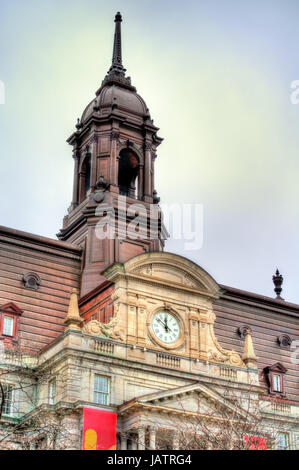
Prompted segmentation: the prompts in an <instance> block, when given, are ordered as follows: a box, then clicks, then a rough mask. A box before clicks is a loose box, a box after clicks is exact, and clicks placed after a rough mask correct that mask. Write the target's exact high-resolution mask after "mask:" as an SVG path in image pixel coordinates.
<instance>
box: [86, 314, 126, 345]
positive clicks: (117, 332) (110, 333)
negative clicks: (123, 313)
mask: <svg viewBox="0 0 299 470" xmlns="http://www.w3.org/2000/svg"><path fill="white" fill-rule="evenodd" d="M83 333H87V334H89V335H94V336H102V337H103V336H104V337H106V338H111V339H116V340H119V341H124V340H125V334H124V331H122V330H121V329H119V327H118V318H117V317H114V318H112V320H111V321H110V322H109V323H101V322H99V321H97V320H92V321H90V322H88V323H86V325H84V327H83Z"/></svg>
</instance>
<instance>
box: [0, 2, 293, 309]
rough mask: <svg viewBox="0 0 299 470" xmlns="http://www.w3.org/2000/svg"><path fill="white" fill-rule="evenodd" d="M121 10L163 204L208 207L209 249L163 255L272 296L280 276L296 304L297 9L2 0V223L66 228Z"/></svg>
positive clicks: (126, 53) (175, 245)
mask: <svg viewBox="0 0 299 470" xmlns="http://www.w3.org/2000/svg"><path fill="white" fill-rule="evenodd" d="M117 11H120V12H121V13H122V15H123V23H122V36H123V61H124V65H125V67H126V68H127V71H128V75H129V76H131V78H132V83H133V84H134V85H135V86H136V88H137V90H138V93H139V94H140V95H141V96H142V97H143V98H144V99H145V101H146V103H147V105H148V107H149V109H150V112H151V115H152V117H153V119H154V122H155V124H156V125H157V126H158V127H159V128H160V131H159V135H160V136H161V137H163V138H164V141H163V143H162V145H161V146H160V147H159V149H158V158H157V160H156V189H157V191H158V194H159V196H160V197H161V201H162V202H163V203H167V204H173V203H180V204H184V203H192V204H201V205H202V207H203V214H204V215H203V222H204V224H203V244H202V247H201V248H200V249H196V250H191V251H186V249H185V248H184V242H183V241H180V240H174V239H170V240H169V241H168V242H167V244H166V249H167V251H172V252H176V253H178V254H181V255H183V256H186V257H188V258H190V259H192V260H193V261H195V262H197V263H198V264H199V265H200V266H202V267H203V268H204V269H206V270H207V271H208V272H209V273H210V274H211V275H212V276H213V277H214V278H215V280H216V281H217V282H219V283H220V284H225V285H230V286H233V287H236V288H241V289H245V290H248V291H252V292H256V293H259V294H263V295H268V296H270V297H273V296H274V292H273V283H272V275H273V273H274V271H275V270H276V268H277V267H278V268H279V269H280V271H281V273H282V274H283V276H284V286H283V287H284V290H283V294H282V295H283V297H284V298H285V300H287V301H290V302H295V303H299V292H298V285H299V273H298V258H299V244H298V232H299V217H298V215H299V214H298V212H299V211H298V200H299V185H298V177H299V152H298V151H299V132H298V129H299V104H297V105H296V104H292V102H291V100H290V95H291V92H292V90H291V83H292V82H293V81H294V80H299V56H298V44H299V29H298V24H297V23H298V15H299V3H298V0H294V1H293V0H251V1H244V0H241V1H240V0H185V2H181V1H176V0H150V1H149V0H141V1H140V0H138V1H137V0H126V1H114V0H110V2H107V1H103V0H84V1H83V0H43V1H42V2H40V1H37V0H0V81H1V82H0V85H1V83H3V84H4V86H5V104H0V142H1V150H0V157H1V165H0V178H1V186H0V197H1V206H0V225H5V226H9V227H13V228H16V229H20V230H23V231H27V232H32V233H35V234H38V235H44V236H48V237H51V238H55V234H56V233H58V231H59V229H60V228H61V226H62V218H63V216H64V215H65V214H66V211H67V208H68V206H69V204H70V201H71V196H72V181H73V159H72V151H71V147H70V146H69V145H68V144H67V143H66V139H67V138H68V137H69V136H70V135H71V134H72V132H73V131H74V126H75V123H76V120H77V118H78V117H79V116H81V114H82V112H83V110H84V108H85V106H86V105H87V104H88V103H89V102H90V101H91V100H92V99H93V97H94V93H95V91H96V90H97V89H98V88H99V86H100V84H101V81H102V79H103V78H104V75H105V74H106V72H107V70H108V68H109V67H110V63H111V55H112V43H113V32H114V22H113V19H114V15H115V13H116V12H117ZM0 91H1V86H0ZM0 98H1V97H0Z"/></svg>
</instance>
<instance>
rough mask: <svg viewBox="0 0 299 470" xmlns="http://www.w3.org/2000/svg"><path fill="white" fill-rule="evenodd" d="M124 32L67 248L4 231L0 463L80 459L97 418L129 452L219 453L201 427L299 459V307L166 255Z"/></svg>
mask: <svg viewBox="0 0 299 470" xmlns="http://www.w3.org/2000/svg"><path fill="white" fill-rule="evenodd" d="M121 21H122V18H121V15H120V14H119V13H117V15H116V16H115V37H114V48H113V59H112V65H111V67H110V69H109V71H108V73H107V75H106V77H105V78H104V80H103V82H102V84H101V86H100V88H99V90H98V91H97V92H96V96H95V99H93V100H92V101H91V102H90V103H89V105H88V106H87V107H86V109H85V110H84V112H83V114H82V117H81V119H80V120H78V123H77V125H76V131H75V132H74V133H73V134H72V135H71V136H70V137H69V139H68V142H69V143H70V145H71V146H72V148H73V158H74V183H73V197H72V202H71V205H70V207H69V209H68V214H67V216H66V217H65V218H64V221H63V227H62V229H61V230H60V232H59V234H58V240H52V239H48V238H45V237H40V236H36V235H32V234H29V233H24V232H21V231H19V230H12V229H9V228H6V227H0V256H1V258H0V259H1V265H0V348H1V350H0V359H1V370H0V385H1V387H0V392H1V393H0V403H1V419H0V426H1V427H0V448H16V449H20V448H26V449H27V448H28V449H32V448H67V449H80V448H82V429H83V410H84V408H86V407H89V408H93V409H99V410H108V411H113V412H115V413H117V448H120V449H136V448H139V449H144V448H151V449H153V448H163V449H165V448H169V449H170V448H174V449H175V448H189V447H190V448H192V446H193V448H194V447H195V448H197V445H196V444H194V439H193V437H192V435H196V437H198V436H197V435H199V437H198V439H199V442H201V443H202V444H199V448H200V446H201V445H202V447H204V448H217V444H216V443H215V441H213V439H212V438H211V432H210V433H209V432H208V433H207V435H205V436H204V430H205V429H209V428H204V427H203V426H202V424H200V423H202V422H207V423H212V424H211V426H212V427H211V428H210V430H211V429H214V430H215V434H217V433H218V434H217V436H219V432H220V431H221V429H222V433H223V435H224V434H225V433H226V432H228V431H227V429H225V426H226V424H225V423H227V422H228V421H229V419H230V418H231V419H233V420H234V421H235V426H234V427H235V428H238V427H239V428H240V432H241V433H242V432H243V434H244V436H242V439H243V438H244V439H245V438H246V436H247V439H249V438H250V436H255V437H257V438H259V439H260V438H263V439H266V438H267V439H268V443H269V445H270V441H271V446H274V447H278V448H282V449H284V448H288V449H295V448H299V423H298V420H299V388H298V362H299V361H298V359H297V357H296V350H295V347H296V341H298V340H299V321H298V318H299V305H294V304H290V303H288V302H287V301H285V300H283V299H282V298H281V296H280V293H281V284H282V277H281V276H280V274H279V273H278V272H277V273H276V275H275V276H274V277H273V280H274V282H275V286H276V287H275V291H276V294H277V296H276V298H268V297H264V296H261V295H257V294H253V293H250V292H246V291H241V290H238V289H234V288H232V287H228V286H223V285H221V284H218V283H217V282H216V281H215V280H214V279H213V278H212V277H211V276H210V275H209V274H208V273H207V272H206V271H205V270H204V269H203V268H202V267H200V266H198V265H196V264H195V263H193V262H191V261H190V260H188V259H186V258H184V257H182V256H179V255H177V254H173V253H167V252H164V251H163V248H164V242H165V239H166V237H167V232H166V230H165V227H164V225H163V215H162V213H161V210H160V208H159V198H158V196H157V193H156V191H155V160H156V158H157V149H158V146H159V145H160V144H161V142H162V139H161V138H160V137H159V136H158V128H157V127H156V126H155V125H154V123H153V120H152V118H151V115H150V112H149V109H148V108H147V106H146V104H145V102H144V100H143V99H142V98H141V96H139V95H138V94H137V92H136V89H135V88H134V86H133V85H132V84H131V80H130V78H129V77H127V76H126V70H125V69H124V67H123V63H122V49H121ZM136 212H138V214H139V216H138V224H134V221H135V219H136V217H135V216H136ZM137 225H138V226H137ZM297 344H298V343H297ZM297 347H298V346H297ZM2 395H3V397H4V399H2V400H1V396H2ZM257 416H258V418H259V419H258V423H257V421H256V417H257ZM219 423H221V424H220V425H219ZM184 426H186V427H184ZM192 426H194V428H193V431H194V432H193V431H192ZM186 429H188V430H189V431H188V432H187V431H186ZM189 434H190V436H189ZM220 434H221V432H220ZM186 435H188V436H189V438H190V439H189V441H187V440H186ZM209 435H210V437H209ZM203 436H204V437H203ZM228 436H229V434H226V440H227V439H229V437H228ZM248 436H249V437H248ZM265 436H266V437H265ZM184 439H185V440H184ZM192 439H193V440H192ZM234 439H235V440H236V441H237V437H236V436H234V437H233V435H232V434H231V446H232V447H233V446H234V444H233V443H234ZM259 442H260V441H259ZM262 442H263V441H262ZM224 445H227V443H226V444H224ZM219 446H220V445H219ZM219 446H218V448H221V446H220V447H219Z"/></svg>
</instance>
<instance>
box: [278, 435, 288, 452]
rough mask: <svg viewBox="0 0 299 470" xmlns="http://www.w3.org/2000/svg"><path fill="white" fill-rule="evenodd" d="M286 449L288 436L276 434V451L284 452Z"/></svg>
mask: <svg viewBox="0 0 299 470" xmlns="http://www.w3.org/2000/svg"><path fill="white" fill-rule="evenodd" d="M287 448H288V435H287V434H285V433H280V434H278V438H277V449H279V450H286V449H287Z"/></svg>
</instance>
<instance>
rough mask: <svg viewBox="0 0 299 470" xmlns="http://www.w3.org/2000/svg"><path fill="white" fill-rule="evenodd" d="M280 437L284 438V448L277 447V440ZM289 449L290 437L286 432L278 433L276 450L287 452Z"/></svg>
mask: <svg viewBox="0 0 299 470" xmlns="http://www.w3.org/2000/svg"><path fill="white" fill-rule="evenodd" d="M281 436H284V437H285V442H286V446H285V447H282V446H279V438H280V437H281ZM289 448H290V436H289V433H288V432H280V433H278V436H277V442H276V450H289Z"/></svg>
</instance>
